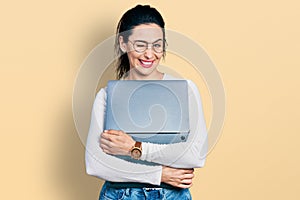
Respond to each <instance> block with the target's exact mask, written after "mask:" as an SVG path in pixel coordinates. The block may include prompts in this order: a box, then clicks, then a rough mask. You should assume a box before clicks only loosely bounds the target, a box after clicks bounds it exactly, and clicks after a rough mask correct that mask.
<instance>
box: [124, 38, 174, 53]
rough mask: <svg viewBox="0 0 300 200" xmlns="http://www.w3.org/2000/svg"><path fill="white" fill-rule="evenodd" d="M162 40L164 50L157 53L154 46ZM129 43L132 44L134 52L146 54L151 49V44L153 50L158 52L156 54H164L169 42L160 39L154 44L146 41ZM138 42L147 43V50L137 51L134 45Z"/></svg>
mask: <svg viewBox="0 0 300 200" xmlns="http://www.w3.org/2000/svg"><path fill="white" fill-rule="evenodd" d="M160 40H161V41H162V42H163V49H162V51H160V52H157V51H156V50H155V48H154V46H153V45H154V44H155V43H156V42H158V41H160ZM128 42H130V43H131V44H132V47H133V49H134V51H135V52H137V53H144V52H145V51H147V49H149V45H150V44H151V45H152V46H151V48H152V49H153V51H154V52H156V53H163V52H165V50H166V47H167V46H168V43H167V41H166V40H164V39H158V40H156V41H154V42H152V43H149V42H147V41H144V40H135V41H130V40H128ZM136 42H143V43H145V44H146V45H147V47H146V48H145V50H144V51H137V50H136V49H135V48H134V44H135V43H136Z"/></svg>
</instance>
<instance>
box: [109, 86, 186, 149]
mask: <svg viewBox="0 0 300 200" xmlns="http://www.w3.org/2000/svg"><path fill="white" fill-rule="evenodd" d="M188 102H189V101H188V85H187V81H186V80H146V81H141V80H128V81H122V80H115V81H109V82H108V85H107V99H106V114H105V121H104V129H107V130H108V129H115V130H123V131H124V132H126V133H128V134H130V135H131V136H132V137H133V138H134V139H135V140H136V141H141V142H152V143H160V144H169V143H177V142H184V141H186V139H187V137H188V134H189V131H190V124H189V106H188Z"/></svg>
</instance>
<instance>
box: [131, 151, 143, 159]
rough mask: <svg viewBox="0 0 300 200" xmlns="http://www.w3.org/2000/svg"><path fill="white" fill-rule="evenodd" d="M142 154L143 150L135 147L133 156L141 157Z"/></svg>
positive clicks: (135, 157)
mask: <svg viewBox="0 0 300 200" xmlns="http://www.w3.org/2000/svg"><path fill="white" fill-rule="evenodd" d="M141 154H142V152H141V150H139V149H133V150H132V151H131V156H132V158H134V159H139V158H140V157H141Z"/></svg>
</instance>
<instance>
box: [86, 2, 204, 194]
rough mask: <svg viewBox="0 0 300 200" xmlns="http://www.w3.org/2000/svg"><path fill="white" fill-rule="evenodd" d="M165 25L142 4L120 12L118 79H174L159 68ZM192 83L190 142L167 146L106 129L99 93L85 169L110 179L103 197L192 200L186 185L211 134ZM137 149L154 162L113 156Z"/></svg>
mask: <svg viewBox="0 0 300 200" xmlns="http://www.w3.org/2000/svg"><path fill="white" fill-rule="evenodd" d="M164 27H165V23H164V20H163V18H162V16H161V15H160V13H159V12H158V11H157V10H156V9H155V8H152V7H150V6H141V5H138V6H136V7H134V8H132V9H130V10H128V11H127V12H126V13H125V14H124V15H123V16H122V18H121V20H120V22H119V24H118V27H117V36H116V50H117V54H118V59H119V60H118V61H119V62H118V66H117V78H118V79H122V80H170V79H175V78H174V77H172V76H170V75H168V74H164V73H162V72H160V71H158V69H157V66H158V64H159V62H160V60H161V59H162V58H163V57H164V56H165V50H166V38H165V30H164ZM188 84H189V90H190V91H189V93H191V94H193V95H194V96H193V95H189V107H190V110H191V111H192V112H194V113H196V117H194V118H193V119H192V120H191V124H192V125H191V134H190V136H189V138H188V141H187V142H184V143H176V144H168V145H161V144H151V143H139V142H136V141H134V140H133V139H132V137H131V136H129V135H128V134H126V133H125V132H123V131H121V130H103V122H104V113H105V105H106V102H105V101H106V90H105V88H102V89H101V90H100V91H99V92H98V94H97V96H96V99H95V102H94V106H93V111H92V118H91V125H90V130H89V135H88V139H87V148H86V170H87V173H88V174H90V175H93V176H97V177H99V178H101V179H104V180H106V182H105V184H104V185H103V187H102V191H101V194H100V197H99V199H133V200H135V199H180V200H184V199H191V195H190V192H189V189H188V188H190V187H191V186H192V179H193V177H194V174H193V171H194V170H193V168H195V167H203V165H204V162H205V158H204V156H202V155H204V154H205V153H206V151H205V149H206V148H205V147H206V140H207V139H206V136H207V133H206V126H205V121H204V117H203V112H202V107H201V99H200V95H199V93H198V90H197V87H196V86H195V84H193V83H192V82H191V81H188ZM193 98H194V99H195V102H196V103H195V104H193V101H192V99H193ZM190 118H191V117H190ZM133 149H138V150H139V151H140V155H137V157H136V158H138V159H141V160H145V161H149V162H152V163H156V165H143V164H137V163H133V162H128V161H125V160H122V159H120V158H117V157H115V156H114V155H123V156H133V155H132V152H133V151H132V150H133ZM203 150H204V151H203ZM133 157H134V156H133Z"/></svg>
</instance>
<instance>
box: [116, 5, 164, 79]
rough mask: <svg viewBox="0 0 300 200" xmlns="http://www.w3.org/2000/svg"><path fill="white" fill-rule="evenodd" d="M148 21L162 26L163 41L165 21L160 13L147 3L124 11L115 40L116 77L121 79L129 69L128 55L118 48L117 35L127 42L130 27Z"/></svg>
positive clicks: (130, 32) (147, 22) (130, 30)
mask: <svg viewBox="0 0 300 200" xmlns="http://www.w3.org/2000/svg"><path fill="white" fill-rule="evenodd" d="M150 23H154V24H157V25H158V26H160V27H161V28H162V31H163V39H164V41H165V30H164V28H165V22H164V20H163V18H162V16H161V14H160V13H159V12H158V11H157V10H156V9H155V8H153V7H150V6H149V5H137V6H135V7H134V8H132V9H130V10H128V11H127V12H126V13H124V15H123V16H122V18H121V19H120V21H119V23H118V26H117V32H116V40H115V51H116V54H117V57H118V60H117V68H116V73H117V79H121V78H122V77H123V75H124V74H125V73H127V72H128V71H129V70H130V65H129V60H128V56H127V54H126V53H125V54H124V53H123V52H122V50H121V49H120V43H119V37H120V36H123V39H124V42H128V37H129V36H130V35H131V34H132V29H133V28H134V27H136V26H138V25H141V24H150ZM163 56H165V42H164V52H163Z"/></svg>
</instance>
